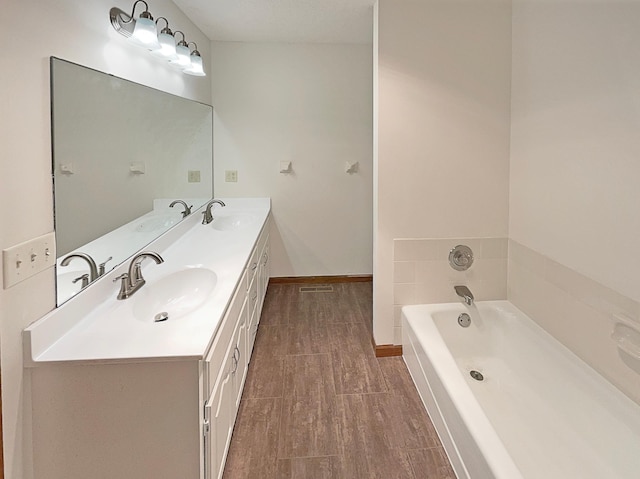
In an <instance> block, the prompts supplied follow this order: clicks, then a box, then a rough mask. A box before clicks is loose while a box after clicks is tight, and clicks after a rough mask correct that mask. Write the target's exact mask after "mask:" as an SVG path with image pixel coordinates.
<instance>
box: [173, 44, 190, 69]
mask: <svg viewBox="0 0 640 479" xmlns="http://www.w3.org/2000/svg"><path fill="white" fill-rule="evenodd" d="M181 43H182V42H181ZM176 55H177V58H176V59H175V60H171V61H170V62H169V63H171V65H173V66H174V67H178V68H181V69H183V70H184V69H185V68H189V67H190V66H191V58H190V56H191V52H190V51H189V47H187V46H186V45H180V44H178V46H177V47H176Z"/></svg>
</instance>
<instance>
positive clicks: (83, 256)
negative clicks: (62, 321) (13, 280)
mask: <svg viewBox="0 0 640 479" xmlns="http://www.w3.org/2000/svg"><path fill="white" fill-rule="evenodd" d="M51 111H52V115H51V117H52V152H53V182H54V207H55V211H54V221H55V229H56V249H57V262H56V275H57V281H56V288H57V304H58V305H60V304H61V303H63V302H64V301H66V300H67V299H69V298H71V297H72V296H74V295H75V294H77V293H78V292H80V291H81V290H82V289H83V288H85V287H87V286H88V285H89V284H90V283H91V282H92V281H93V280H95V279H97V278H98V277H100V275H101V274H103V273H104V272H108V271H110V270H111V269H113V268H114V267H115V266H117V265H118V264H120V263H121V262H123V261H124V260H126V259H127V258H128V257H130V256H131V255H132V254H134V253H136V252H137V251H139V250H140V249H142V248H144V247H145V246H146V245H147V244H149V243H150V242H151V241H152V240H154V239H155V238H157V237H158V236H159V235H161V234H162V233H164V232H165V231H167V230H168V229H169V228H171V227H172V226H173V225H175V224H176V223H178V222H179V221H180V220H181V219H183V217H184V216H185V210H186V208H185V207H190V206H191V205H193V209H194V210H195V209H196V208H198V207H199V206H201V205H202V204H204V203H205V202H206V201H207V200H208V199H210V198H212V197H213V109H212V107H211V106H209V105H205V104H202V103H198V102H195V101H191V100H187V99H185V98H182V97H178V96H174V95H171V94H168V93H165V92H162V91H159V90H155V89H153V88H149V87H146V86H143V85H139V84H136V83H133V82H130V81H127V80H124V79H122V78H118V77H114V76H112V75H108V74H105V73H102V72H99V71H96V70H92V69H90V68H86V67H83V66H80V65H77V64H74V63H71V62H68V61H65V60H61V59H58V58H54V57H52V58H51ZM178 200H179V201H181V202H184V204H183V203H181V202H178V203H176V201H178Z"/></svg>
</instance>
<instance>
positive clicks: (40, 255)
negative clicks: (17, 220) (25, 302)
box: [2, 232, 56, 289]
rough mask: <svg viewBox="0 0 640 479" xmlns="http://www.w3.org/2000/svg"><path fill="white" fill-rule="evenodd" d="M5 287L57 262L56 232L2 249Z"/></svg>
mask: <svg viewBox="0 0 640 479" xmlns="http://www.w3.org/2000/svg"><path fill="white" fill-rule="evenodd" d="M2 263H3V267H2V271H3V280H4V289H7V288H10V287H11V286H13V285H14V284H16V283H19V282H20V281H23V280H25V279H27V278H30V277H31V276H33V275H35V274H36V273H39V272H40V271H44V270H45V269H48V268H52V267H53V266H54V265H55V264H56V240H55V234H54V233H53V232H52V233H47V234H46V235H43V236H39V237H37V238H34V239H32V240H29V241H25V242H24V243H20V244H18V245H15V246H12V247H11V248H7V249H5V250H2Z"/></svg>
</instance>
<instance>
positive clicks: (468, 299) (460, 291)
mask: <svg viewBox="0 0 640 479" xmlns="http://www.w3.org/2000/svg"><path fill="white" fill-rule="evenodd" d="M453 289H455V290H456V294H457V295H458V296H460V297H461V298H462V300H463V301H464V302H465V303H466V304H467V306H471V305H472V304H473V294H472V293H471V291H469V288H467V287H466V286H454V287H453Z"/></svg>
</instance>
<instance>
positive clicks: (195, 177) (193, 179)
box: [188, 170, 200, 183]
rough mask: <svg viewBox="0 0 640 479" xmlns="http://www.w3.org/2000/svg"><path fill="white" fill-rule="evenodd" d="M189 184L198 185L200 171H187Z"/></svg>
mask: <svg viewBox="0 0 640 479" xmlns="http://www.w3.org/2000/svg"><path fill="white" fill-rule="evenodd" d="M188 178H189V183H200V170H189V173H188Z"/></svg>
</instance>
